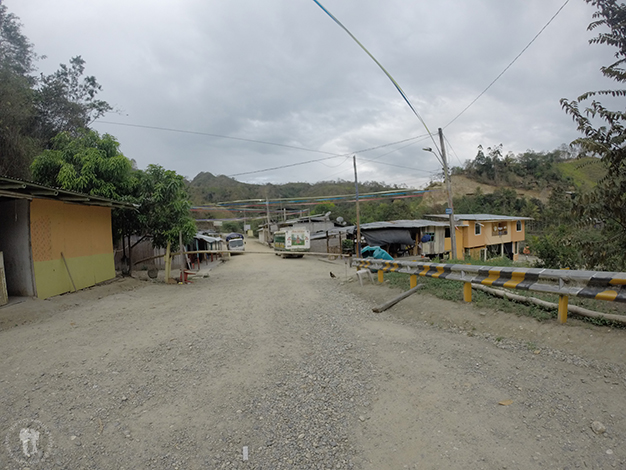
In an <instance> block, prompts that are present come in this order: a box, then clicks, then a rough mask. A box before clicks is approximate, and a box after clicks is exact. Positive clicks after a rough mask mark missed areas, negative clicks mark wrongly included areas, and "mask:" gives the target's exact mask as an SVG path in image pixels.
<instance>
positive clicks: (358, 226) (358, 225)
mask: <svg viewBox="0 0 626 470" xmlns="http://www.w3.org/2000/svg"><path fill="white" fill-rule="evenodd" d="M352 162H353V163H354V188H355V194H356V255H357V257H359V258H360V257H361V217H360V215H359V179H358V177H357V174H356V155H353V156H352Z"/></svg>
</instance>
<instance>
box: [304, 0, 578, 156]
mask: <svg viewBox="0 0 626 470" xmlns="http://www.w3.org/2000/svg"><path fill="white" fill-rule="evenodd" d="M313 1H314V2H315V3H316V4H317V6H319V7H320V8H321V9H322V11H324V12H325V13H326V14H327V15H328V16H329V17H330V18H331V19H332V20H333V21H334V22H335V23H336V24H337V25H338V26H339V27H340V28H341V29H343V30H344V31H345V32H346V33H347V34H348V36H350V37H351V38H352V39H353V40H354V42H356V43H357V44H358V45H359V47H360V48H361V49H363V51H364V52H365V53H366V54H367V55H368V56H369V57H370V59H372V60H373V61H374V62H375V63H376V65H378V67H379V68H380V69H381V70H382V71H383V73H384V74H385V75H386V76H387V78H388V79H389V80H391V83H393V86H395V87H396V90H398V93H400V95H401V96H402V98H403V99H404V101H405V102H406V104H407V105H408V106H409V108H411V111H413V114H415V116H417V119H418V120H419V122H420V123H421V124H422V126H424V129H426V132H428V135H429V136H430V138H431V140H432V141H433V145H434V146H435V148H436V149H437V151H438V152H439V155H437V154H435V156H436V157H437V158H438V159H439V163H441V164H442V165H443V157H442V156H441V150H440V149H439V146H438V145H437V141H436V140H435V138H434V137H433V135H432V133H431V132H430V129H429V128H428V126H427V125H426V121H424V119H423V118H422V116H420V114H419V113H418V112H417V110H416V109H415V108H414V107H413V105H412V104H411V101H410V100H409V97H408V96H407V95H406V93H404V90H403V89H402V88H401V87H400V85H399V84H398V82H397V81H396V80H395V79H394V78H393V77H392V76H391V74H390V73H389V72H387V70H386V69H385V67H383V65H382V64H381V63H380V62H378V60H376V57H374V56H373V55H372V53H371V52H370V51H368V50H367V49H366V48H365V46H364V45H363V44H361V42H360V41H359V40H358V39H357V38H356V37H355V36H354V34H352V33H351V32H350V31H349V30H348V28H346V27H345V26H344V25H343V24H342V23H341V21H339V20H338V19H337V18H336V17H335V16H334V15H333V14H332V13H331V12H330V11H328V10H327V9H326V8H325V7H324V6H323V5H322V4H321V3H320V2H319V1H318V0H313ZM568 1H569V0H568Z"/></svg>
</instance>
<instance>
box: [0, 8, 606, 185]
mask: <svg viewBox="0 0 626 470" xmlns="http://www.w3.org/2000/svg"><path fill="white" fill-rule="evenodd" d="M564 1H565V0H438V1H436V2H433V1H425V0H413V1H406V0H385V1H382V0H321V3H322V5H324V6H325V7H326V8H327V9H328V10H329V11H330V12H331V13H333V14H334V15H335V16H336V17H337V18H338V19H339V20H340V21H341V22H342V23H343V24H344V25H345V26H346V27H347V28H348V29H349V30H350V31H351V32H352V34H354V35H355V36H356V37H357V39H359V40H360V41H361V43H362V44H363V45H364V46H365V47H366V48H368V50H369V51H370V52H371V53H372V54H373V55H374V56H375V57H376V58H377V59H378V61H379V62H381V63H382V65H383V66H384V67H385V68H386V69H387V70H388V71H389V73H390V74H391V75H392V76H393V77H394V78H395V79H396V80H397V82H398V83H399V85H400V86H401V87H402V88H403V89H404V91H405V93H406V94H407V95H408V97H409V100H410V101H411V102H412V104H413V106H414V107H415V109H416V110H417V112H418V113H419V114H420V115H421V116H422V117H423V119H424V121H425V122H426V124H427V126H428V127H429V129H430V130H431V131H432V132H436V131H437V128H439V127H443V128H444V133H445V135H446V138H447V139H448V141H449V145H450V148H448V153H449V154H450V156H449V159H450V160H451V164H452V165H460V164H462V162H464V161H465V160H468V159H472V158H474V157H475V156H476V151H477V147H478V145H483V146H485V147H488V146H493V145H497V144H500V143H501V144H503V148H504V150H505V151H507V152H508V151H511V152H514V153H520V152H523V151H525V150H527V149H533V150H536V151H551V150H554V149H556V148H558V147H559V146H560V145H561V144H563V143H569V142H571V141H572V140H573V139H575V138H576V137H578V134H577V132H576V129H575V125H574V123H573V121H572V120H571V118H570V117H569V116H567V115H566V114H565V113H564V112H563V111H562V110H561V107H560V104H559V99H560V98H575V97H576V96H578V95H579V94H581V93H582V92H585V91H589V90H592V89H598V88H604V87H606V86H607V84H609V83H610V82H608V81H606V80H605V79H603V78H602V76H601V74H600V72H599V68H600V67H601V66H602V65H603V64H608V63H609V62H610V60H611V58H612V57H611V53H612V51H611V49H610V48H608V47H606V46H597V45H589V44H588V40H589V38H590V37H592V34H591V33H589V32H588V31H587V29H586V28H587V25H588V24H589V22H590V21H591V15H592V13H593V11H594V9H593V8H592V7H590V6H589V5H587V3H585V2H584V1H583V0H570V1H569V3H568V4H567V5H566V6H565V8H564V9H563V10H562V11H561V13H560V14H559V15H558V16H557V17H556V19H554V21H553V22H552V23H551V24H550V25H549V26H548V27H547V29H546V30H545V31H544V32H543V33H542V34H541V35H540V36H539V38H538V39H537V40H536V41H535V42H534V43H533V44H532V45H531V46H530V48H529V49H528V50H527V51H526V52H525V53H524V54H523V55H522V56H521V57H520V58H519V59H518V60H517V62H516V63H515V64H514V65H513V66H512V67H511V68H510V69H509V70H508V71H507V72H506V73H505V74H504V75H503V76H502V77H501V78H500V79H499V80H498V81H497V82H496V83H495V84H494V85H493V86H492V87H491V89H490V90H489V91H487V93H486V94H485V95H483V96H482V97H481V98H480V99H479V100H478V101H477V102H476V103H475V104H474V105H473V106H472V107H470V108H469V110H467V111H466V112H465V113H464V114H463V115H462V116H461V117H459V118H458V119H457V120H456V121H454V122H453V123H452V124H450V125H449V126H448V124H449V123H450V121H452V120H453V119H454V118H455V117H456V116H457V115H458V114H459V113H460V112H461V111H462V110H463V109H464V108H465V107H466V106H467V105H468V104H470V102H471V101H472V100H473V99H475V98H476V97H477V96H478V95H479V94H480V93H481V92H482V91H483V90H484V89H485V88H486V87H487V85H489V83H491V82H492V81H493V80H494V79H495V78H496V77H497V76H498V74H499V73H501V72H502V71H503V70H504V68H505V67H506V66H507V65H508V64H509V63H510V62H511V61H512V60H513V59H514V58H515V57H516V56H517V55H518V54H519V53H520V52H521V51H522V49H523V48H524V47H525V46H527V45H528V43H529V42H530V41H531V40H532V38H533V37H534V36H535V35H536V34H537V33H538V32H539V31H540V30H541V28H542V27H543V26H544V25H545V24H546V23H547V22H548V21H549V20H550V18H551V17H552V16H553V15H554V14H555V13H556V12H557V10H558V9H559V8H560V7H561V6H562V5H563V3H564ZM4 3H5V4H6V5H7V7H8V9H9V11H10V12H12V13H15V14H16V15H17V16H19V17H20V19H21V22H22V23H23V25H24V26H23V32H24V34H26V36H28V38H29V39H30V40H31V42H33V43H34V45H35V51H36V52H37V53H38V54H40V55H45V56H47V58H46V59H45V60H42V61H40V62H39V64H38V65H39V69H40V71H42V72H45V73H51V72H53V71H54V70H56V69H57V68H58V66H59V64H60V63H67V62H68V61H69V59H70V58H71V57H73V56H76V55H80V56H82V57H83V59H85V61H86V73H87V74H89V75H95V76H96V78H97V80H98V81H99V83H100V84H101V85H102V87H103V91H102V92H101V94H100V95H99V97H100V98H101V99H104V100H106V101H108V102H109V103H110V104H111V105H112V106H114V107H115V108H116V109H117V110H118V113H111V114H108V115H107V116H106V117H104V118H102V120H101V121H107V122H115V123H119V124H125V125H126V124H128V125H134V126H152V127H159V128H168V129H176V130H183V131H188V132H191V133H180V132H171V131H164V130H156V129H146V128H141V127H130V126H121V125H114V124H108V123H104V122H97V123H95V124H94V127H95V129H96V130H98V131H99V132H101V133H109V134H112V135H114V136H115V137H116V138H117V139H118V141H119V142H120V144H121V149H122V152H123V153H124V155H126V156H127V157H128V158H132V159H134V160H136V161H137V164H138V166H139V167H140V168H145V167H146V166H147V165H148V164H150V163H156V164H159V165H162V166H164V167H166V168H168V169H173V170H176V171H177V172H178V173H180V174H182V175H184V176H186V177H189V178H193V177H194V176H195V175H196V174H197V173H199V172H201V171H209V172H211V173H213V174H224V175H229V176H230V175H235V174H238V173H243V172H250V171H255V170H263V169H267V168H271V167H278V166H283V165H292V164H294V163H299V162H304V161H308V160H316V159H322V158H325V157H329V156H332V155H343V156H341V157H334V158H330V159H327V160H324V161H322V162H316V163H310V164H306V165H300V166H292V167H288V168H285V169H280V170H272V171H267V172H259V173H253V174H248V175H240V176H237V177H236V178H237V179H238V180H239V181H244V182H250V183H267V182H271V183H285V182H290V181H307V182H316V181H322V180H336V179H344V180H353V178H354V173H353V166H352V157H351V156H352V155H353V154H355V152H357V151H362V150H364V149H369V148H372V147H378V146H382V145H385V144H390V143H394V142H399V141H403V140H406V139H410V138H413V137H417V136H422V135H425V134H426V130H425V128H424V126H423V125H422V124H421V123H420V122H419V120H418V119H417V117H416V116H415V115H414V114H413V113H412V111H411V110H410V108H409V107H408V106H407V105H406V103H405V102H404V101H403V99H402V97H401V96H400V94H399V93H398V92H397V91H396V89H395V88H394V86H393V85H392V83H391V82H390V81H389V79H388V78H387V77H386V76H385V75H384V74H383V72H382V71H381V70H380V69H379V68H378V66H377V65H376V64H375V63H374V62H373V61H372V60H371V59H370V58H369V57H368V56H367V55H366V54H365V53H364V52H363V50H362V49H360V48H359V46H358V45H357V44H356V43H355V42H354V41H353V40H352V39H351V38H350V37H349V36H348V35H347V34H346V33H345V32H344V31H343V30H342V29H341V28H339V27H338V26H337V25H336V24H335V23H334V22H333V21H332V20H331V18H330V17H329V16H328V15H326V13H324V11H323V10H322V9H320V8H319V7H318V6H317V5H316V4H315V2H313V0H264V1H259V0H227V1H215V0H168V1H162V0H150V1H147V0H141V1H140V0H89V1H85V0H4ZM193 133H208V134H216V135H222V136H229V137H233V138H239V139H249V140H258V141H264V142H270V143H274V144H280V145H284V146H291V147H299V148H301V149H294V148H288V147H281V146H276V145H267V144H263V143H255V142H249V141H245V140H235V139H228V138H223V137H214V136H207V135H201V134H193ZM409 144H412V145H409ZM423 147H433V142H432V141H431V140H430V139H429V138H428V137H427V138H426V139H424V140H422V139H417V140H413V141H410V142H404V143H401V144H396V145H392V146H386V147H382V148H379V149H375V150H370V151H367V152H360V153H356V155H357V162H358V172H359V179H360V180H362V181H365V180H375V181H385V182H386V183H388V184H406V185H408V186H409V187H420V186H422V185H423V184H424V183H425V182H428V180H429V179H430V178H431V177H432V175H433V174H436V173H437V172H440V171H441V169H440V164H439V163H438V162H437V160H436V159H435V158H434V156H433V155H432V154H430V153H428V152H425V151H423V150H422V148H423ZM367 160H373V161H367ZM391 165H397V166H391Z"/></svg>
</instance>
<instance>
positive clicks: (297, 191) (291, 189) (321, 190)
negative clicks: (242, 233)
mask: <svg viewBox="0 0 626 470" xmlns="http://www.w3.org/2000/svg"><path fill="white" fill-rule="evenodd" d="M390 189H398V186H397V185H394V186H391V185H387V184H385V183H378V182H374V181H366V182H364V183H359V191H362V192H364V193H365V192H375V191H385V190H390ZM353 192H354V183H353V182H350V181H343V180H338V181H321V182H319V183H314V184H310V183H285V184H271V183H268V184H264V185H260V184H249V183H242V182H240V181H237V180H235V179H233V178H229V177H228V176H224V175H219V176H215V175H214V174H212V173H209V172H202V173H198V174H197V175H196V177H195V178H194V179H193V180H191V181H190V182H189V195H190V197H191V202H192V204H194V205H202V204H210V203H217V202H226V201H237V200H241V199H265V198H269V199H277V198H297V197H314V196H329V195H339V194H352V193H353Z"/></svg>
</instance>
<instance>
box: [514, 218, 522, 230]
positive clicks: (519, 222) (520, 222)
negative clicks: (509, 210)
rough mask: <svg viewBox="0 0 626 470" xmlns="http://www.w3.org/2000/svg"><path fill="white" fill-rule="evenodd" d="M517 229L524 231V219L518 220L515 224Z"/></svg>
mask: <svg viewBox="0 0 626 470" xmlns="http://www.w3.org/2000/svg"><path fill="white" fill-rule="evenodd" d="M515 230H517V231H518V232H521V231H522V221H521V220H518V221H517V225H516V226H515Z"/></svg>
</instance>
